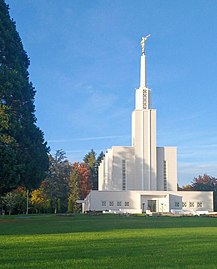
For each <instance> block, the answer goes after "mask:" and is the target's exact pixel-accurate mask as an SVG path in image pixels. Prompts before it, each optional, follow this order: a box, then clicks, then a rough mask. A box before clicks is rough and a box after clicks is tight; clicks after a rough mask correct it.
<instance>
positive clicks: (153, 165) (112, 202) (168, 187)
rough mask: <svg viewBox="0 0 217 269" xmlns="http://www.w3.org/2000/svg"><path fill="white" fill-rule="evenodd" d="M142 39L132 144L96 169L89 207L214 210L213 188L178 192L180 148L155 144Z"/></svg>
mask: <svg viewBox="0 0 217 269" xmlns="http://www.w3.org/2000/svg"><path fill="white" fill-rule="evenodd" d="M147 38H148V36H147V37H145V38H143V39H142V42H141V45H142V55H141V60H140V86H139V88H138V89H136V93H135V101H136V102H135V110H134V111H133V113H132V146H113V147H112V148H111V149H108V150H107V151H106V154H105V157H104V159H103V160H102V162H101V164H100V166H99V168H98V169H99V170H98V172H99V173H98V174H99V177H98V191H91V192H90V194H89V195H88V196H87V198H86V200H85V210H86V211H89V210H96V211H106V210H110V211H117V212H123V213H125V212H128V213H141V212H144V211H146V210H151V211H152V212H170V211H171V210H182V209H185V210H192V211H213V193H212V192H192V191H191V192H189V191H188V192H183V191H182V192H180V191H177V149H176V147H157V142H156V113H157V112H156V109H153V108H152V104H151V99H152V98H151V90H150V89H149V88H148V87H147V84H146V55H145V42H146V40H147Z"/></svg>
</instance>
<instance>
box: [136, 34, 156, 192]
mask: <svg viewBox="0 0 217 269" xmlns="http://www.w3.org/2000/svg"><path fill="white" fill-rule="evenodd" d="M149 36H150V35H148V36H146V37H143V38H142V41H141V46H142V55H141V66H140V87H139V88H138V89H137V90H136V107H135V110H134V111H133V114H132V146H133V147H134V149H135V181H134V189H135V190H145V191H150V190H153V191H154V190H157V168H156V166H157V165H156V159H157V158H156V110H155V109H152V108H151V90H150V89H148V88H147V85H146V56H145V42H146V40H147V39H148V37H149Z"/></svg>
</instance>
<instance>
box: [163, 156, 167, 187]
mask: <svg viewBox="0 0 217 269" xmlns="http://www.w3.org/2000/svg"><path fill="white" fill-rule="evenodd" d="M164 191H167V162H166V161H164Z"/></svg>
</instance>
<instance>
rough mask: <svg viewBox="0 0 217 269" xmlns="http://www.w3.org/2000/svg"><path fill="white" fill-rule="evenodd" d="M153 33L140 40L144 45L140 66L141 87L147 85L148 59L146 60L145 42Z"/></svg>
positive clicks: (142, 45)
mask: <svg viewBox="0 0 217 269" xmlns="http://www.w3.org/2000/svg"><path fill="white" fill-rule="evenodd" d="M150 36H151V35H150V34H149V35H147V36H145V37H142V40H141V42H140V44H141V47H142V56H141V67H140V87H146V61H145V42H146V40H147V39H148V38H149V37H150Z"/></svg>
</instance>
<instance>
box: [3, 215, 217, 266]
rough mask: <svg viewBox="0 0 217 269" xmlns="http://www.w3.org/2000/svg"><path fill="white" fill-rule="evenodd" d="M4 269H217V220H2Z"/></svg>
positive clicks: (12, 218) (119, 217)
mask: <svg viewBox="0 0 217 269" xmlns="http://www.w3.org/2000/svg"><path fill="white" fill-rule="evenodd" d="M0 268H20V269H21V268H28V269H30V268H38V269H43V268H46V269H48V268H50V269H56V268H58V269H59V268H72V269H75V268H85V269H91V268H95V269H96V268H114V269H116V268H123V269H125V268H133V269H137V268H217V218H208V217H149V218H146V217H144V216H116V215H103V216H85V215H78V216H71V217H69V216H68V217H67V216H51V215H45V216H29V217H25V216H12V217H8V216H2V217H0Z"/></svg>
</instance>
